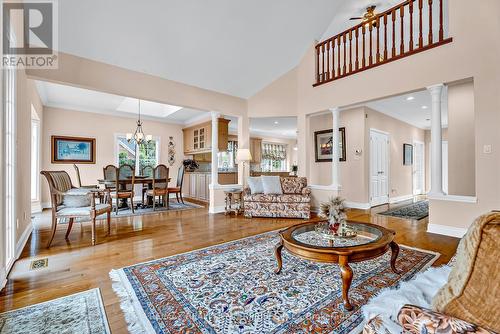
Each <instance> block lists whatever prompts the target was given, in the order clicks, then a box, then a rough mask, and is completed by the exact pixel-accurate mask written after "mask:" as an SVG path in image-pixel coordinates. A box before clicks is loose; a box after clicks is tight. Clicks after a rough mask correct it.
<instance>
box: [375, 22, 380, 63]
mask: <svg viewBox="0 0 500 334" xmlns="http://www.w3.org/2000/svg"><path fill="white" fill-rule="evenodd" d="M376 57H377V59H376V60H375V62H376V63H379V62H380V16H378V17H377V55H376Z"/></svg>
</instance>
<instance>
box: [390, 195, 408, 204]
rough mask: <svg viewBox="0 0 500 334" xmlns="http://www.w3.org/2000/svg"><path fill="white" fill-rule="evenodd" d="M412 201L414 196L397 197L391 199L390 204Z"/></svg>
mask: <svg viewBox="0 0 500 334" xmlns="http://www.w3.org/2000/svg"><path fill="white" fill-rule="evenodd" d="M410 199H413V195H403V196H397V197H389V204H394V203H398V202H403V201H408V200H410Z"/></svg>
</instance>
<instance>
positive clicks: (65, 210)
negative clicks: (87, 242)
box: [40, 171, 111, 248]
mask: <svg viewBox="0 0 500 334" xmlns="http://www.w3.org/2000/svg"><path fill="white" fill-rule="evenodd" d="M40 174H42V175H43V176H45V178H46V179H47V182H48V184H49V190H50V200H51V209H52V232H51V235H50V239H49V241H48V243H47V248H49V247H50V244H51V243H52V240H53V239H54V236H55V234H56V230H57V221H58V219H69V222H68V229H67V231H66V236H65V238H66V239H68V236H69V233H70V232H71V228H72V227H73V223H74V221H75V218H90V220H91V221H92V246H93V245H95V241H96V236H95V223H96V218H97V216H99V215H101V214H103V213H106V214H107V217H106V221H107V225H108V231H107V234H108V235H109V233H110V229H111V222H110V220H111V203H100V204H96V203H95V199H96V195H97V193H99V192H109V190H107V189H105V190H99V189H88V188H76V187H74V186H73V184H72V183H71V178H70V177H69V174H68V173H67V172H66V171H41V172H40ZM107 198H109V197H108V196H107Z"/></svg>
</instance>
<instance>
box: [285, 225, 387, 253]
mask: <svg viewBox="0 0 500 334" xmlns="http://www.w3.org/2000/svg"><path fill="white" fill-rule="evenodd" d="M315 226H316V224H308V225H305V226H301V227H299V228H297V229H295V230H294V231H293V232H292V238H293V239H294V240H296V241H298V242H301V243H303V244H305V245H307V246H312V247H319V248H339V247H351V246H361V245H366V244H369V243H372V242H375V241H377V240H378V239H380V238H381V237H382V235H383V233H382V231H381V230H379V229H377V228H375V227H372V226H369V225H363V224H349V223H347V227H348V228H351V229H353V230H355V231H356V233H357V235H356V236H355V237H351V238H335V239H330V238H327V237H325V236H323V235H322V234H321V233H318V232H316V231H315Z"/></svg>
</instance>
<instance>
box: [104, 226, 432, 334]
mask: <svg viewBox="0 0 500 334" xmlns="http://www.w3.org/2000/svg"><path fill="white" fill-rule="evenodd" d="M278 241H279V235H278V233H277V232H276V231H274V232H268V233H264V234H260V235H256V236H252V237H248V238H245V239H240V240H236V241H232V242H228V243H225V244H221V245H216V246H212V247H209V248H204V249H200V250H195V251H192V252H189V253H184V254H179V255H174V256H170V257H167V258H163V259H159V260H154V261H151V262H146V263H141V264H136V265H132V266H129V267H125V268H122V269H118V270H112V271H111V272H110V277H111V279H112V280H113V281H114V282H113V289H114V290H115V292H116V293H117V294H118V296H119V297H120V299H121V308H122V310H123V311H124V313H125V318H126V320H127V323H128V326H129V331H130V332H131V333H350V332H351V331H353V330H357V331H358V332H360V325H361V324H362V321H363V315H362V312H361V309H360V308H361V306H363V305H364V304H366V303H367V301H368V300H369V299H370V297H372V296H374V295H375V294H377V292H379V291H380V290H381V289H383V288H386V287H394V286H397V285H398V283H399V282H401V281H405V280H409V279H411V278H412V277H413V276H414V275H415V274H417V273H418V272H420V271H422V270H424V269H425V268H427V267H428V266H430V265H431V264H432V263H433V262H434V260H435V259H436V258H437V257H438V256H439V255H438V254H436V253H433V252H429V251H422V250H417V249H412V248H407V247H405V246H401V247H400V253H399V257H398V261H397V263H396V266H397V268H398V270H399V271H400V272H401V274H395V273H393V272H392V271H391V268H390V252H388V253H386V254H385V255H383V256H381V257H379V258H377V259H373V260H369V261H365V262H360V263H353V264H351V267H352V269H353V271H354V278H353V282H352V285H351V289H350V292H349V295H350V300H351V303H352V304H353V306H354V310H352V311H351V312H349V311H346V310H345V309H344V307H343V304H342V293H341V291H342V281H341V276H340V270H339V267H338V265H336V264H320V263H316V262H311V261H307V260H301V259H299V258H297V257H295V256H293V255H290V254H289V253H287V251H286V250H283V254H282V255H283V269H282V271H281V273H280V274H279V275H276V274H275V273H274V269H275V267H276V260H275V257H274V245H275V244H276V243H278Z"/></svg>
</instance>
